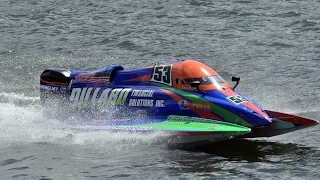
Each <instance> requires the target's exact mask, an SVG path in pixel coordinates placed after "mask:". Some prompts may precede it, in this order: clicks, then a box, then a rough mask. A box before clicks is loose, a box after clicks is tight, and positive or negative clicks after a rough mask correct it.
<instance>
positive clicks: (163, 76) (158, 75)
mask: <svg viewBox="0 0 320 180" xmlns="http://www.w3.org/2000/svg"><path fill="white" fill-rule="evenodd" d="M171 73H172V64H170V65H157V66H154V67H153V72H152V76H151V77H152V78H151V80H150V81H153V82H157V83H162V84H166V85H169V86H171V85H172V81H171Z"/></svg>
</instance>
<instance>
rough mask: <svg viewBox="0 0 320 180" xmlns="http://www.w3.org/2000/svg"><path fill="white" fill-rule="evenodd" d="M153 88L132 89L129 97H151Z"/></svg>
mask: <svg viewBox="0 0 320 180" xmlns="http://www.w3.org/2000/svg"><path fill="white" fill-rule="evenodd" d="M153 93H154V90H133V91H132V93H131V97H152V98H153Z"/></svg>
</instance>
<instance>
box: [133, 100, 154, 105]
mask: <svg viewBox="0 0 320 180" xmlns="http://www.w3.org/2000/svg"><path fill="white" fill-rule="evenodd" d="M153 101H154V100H153V99H130V100H129V106H139V107H152V106H153Z"/></svg>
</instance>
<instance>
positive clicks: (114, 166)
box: [0, 0, 320, 179]
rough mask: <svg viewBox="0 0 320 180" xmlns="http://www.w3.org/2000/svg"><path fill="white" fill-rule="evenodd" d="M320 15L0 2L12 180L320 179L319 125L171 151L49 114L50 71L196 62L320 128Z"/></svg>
mask: <svg viewBox="0 0 320 180" xmlns="http://www.w3.org/2000/svg"><path fill="white" fill-rule="evenodd" d="M319 9H320V1H317V0H305V1H298V0H284V1H278V0H271V1H262V0H258V1H254V0H229V1H209V0H208V1H200V0H185V1H182V0H174V1H173V0H172V1H171V0H166V1H153V0H149V1H142V0H140V1H129V0H117V1H113V0H110V1H102V0H95V1H91V0H87V1H82V0H69V1H62V0H58V1H57V0H56V1H52V0H46V1H44V0H29V1H22V0H0V72H1V73H0V172H1V173H0V179H319V178H320V167H319V165H320V140H319V139H320V138H319V135H320V129H319V128H320V127H319V126H315V127H312V128H309V129H304V130H301V131H298V132H293V133H289V134H286V135H282V136H277V137H273V138H265V139H254V140H239V139H238V140H231V141H226V142H221V143H216V144H212V145H208V146H202V147H194V148H191V149H181V148H168V147H166V146H165V145H162V144H159V143H157V138H158V136H157V135H156V134H154V135H150V136H142V135H129V134H121V133H120V134H115V133H113V134H112V133H107V132H82V133H73V132H69V131H67V130H61V129H55V128H52V127H51V126H48V124H52V123H56V120H55V119H54V118H48V116H47V112H48V109H46V108H44V107H42V106H40V104H39V74H40V73H41V72H42V71H43V70H44V69H45V68H48V67H69V68H74V69H92V68H97V67H100V66H105V65H107V64H112V63H120V64H123V66H124V67H125V68H127V69H128V68H134V67H141V66H146V65H152V64H155V63H157V62H167V61H174V60H176V59H189V58H190V59H198V60H200V61H202V62H204V63H206V64H208V65H210V66H211V67H213V68H214V69H216V70H217V71H218V72H219V73H220V74H221V75H222V76H223V77H224V78H225V79H228V80H229V79H230V77H231V76H232V75H234V76H240V77H241V83H240V85H239V86H238V87H237V91H238V92H240V93H242V94H244V95H246V96H249V97H251V98H252V99H253V100H254V101H256V102H257V103H259V104H260V105H261V106H263V107H265V108H266V109H272V110H278V111H284V112H289V113H294V114H298V115H302V116H306V117H309V118H313V119H316V120H320V115H319V112H320V106H319V102H320V37H319V36H320V11H319ZM54 109H55V107H52V110H54ZM111 111H112V109H110V112H111ZM53 112H55V113H58V112H59V111H53Z"/></svg>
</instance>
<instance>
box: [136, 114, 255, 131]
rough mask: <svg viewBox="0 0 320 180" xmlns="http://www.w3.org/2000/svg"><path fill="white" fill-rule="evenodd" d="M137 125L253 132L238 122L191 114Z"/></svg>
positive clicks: (169, 129) (170, 128)
mask: <svg viewBox="0 0 320 180" xmlns="http://www.w3.org/2000/svg"><path fill="white" fill-rule="evenodd" d="M134 126H135V127H148V128H150V129H151V130H156V131H176V132H208V133H209V132H211V133H223V134H229V133H239V135H240V134H246V133H249V132H251V129H250V128H247V127H243V126H240V125H236V124H231V123H226V122H221V121H217V120H212V119H206V118H195V117H189V116H175V115H171V116H169V117H168V118H167V119H166V120H165V121H163V122H157V123H147V124H136V125H134Z"/></svg>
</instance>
